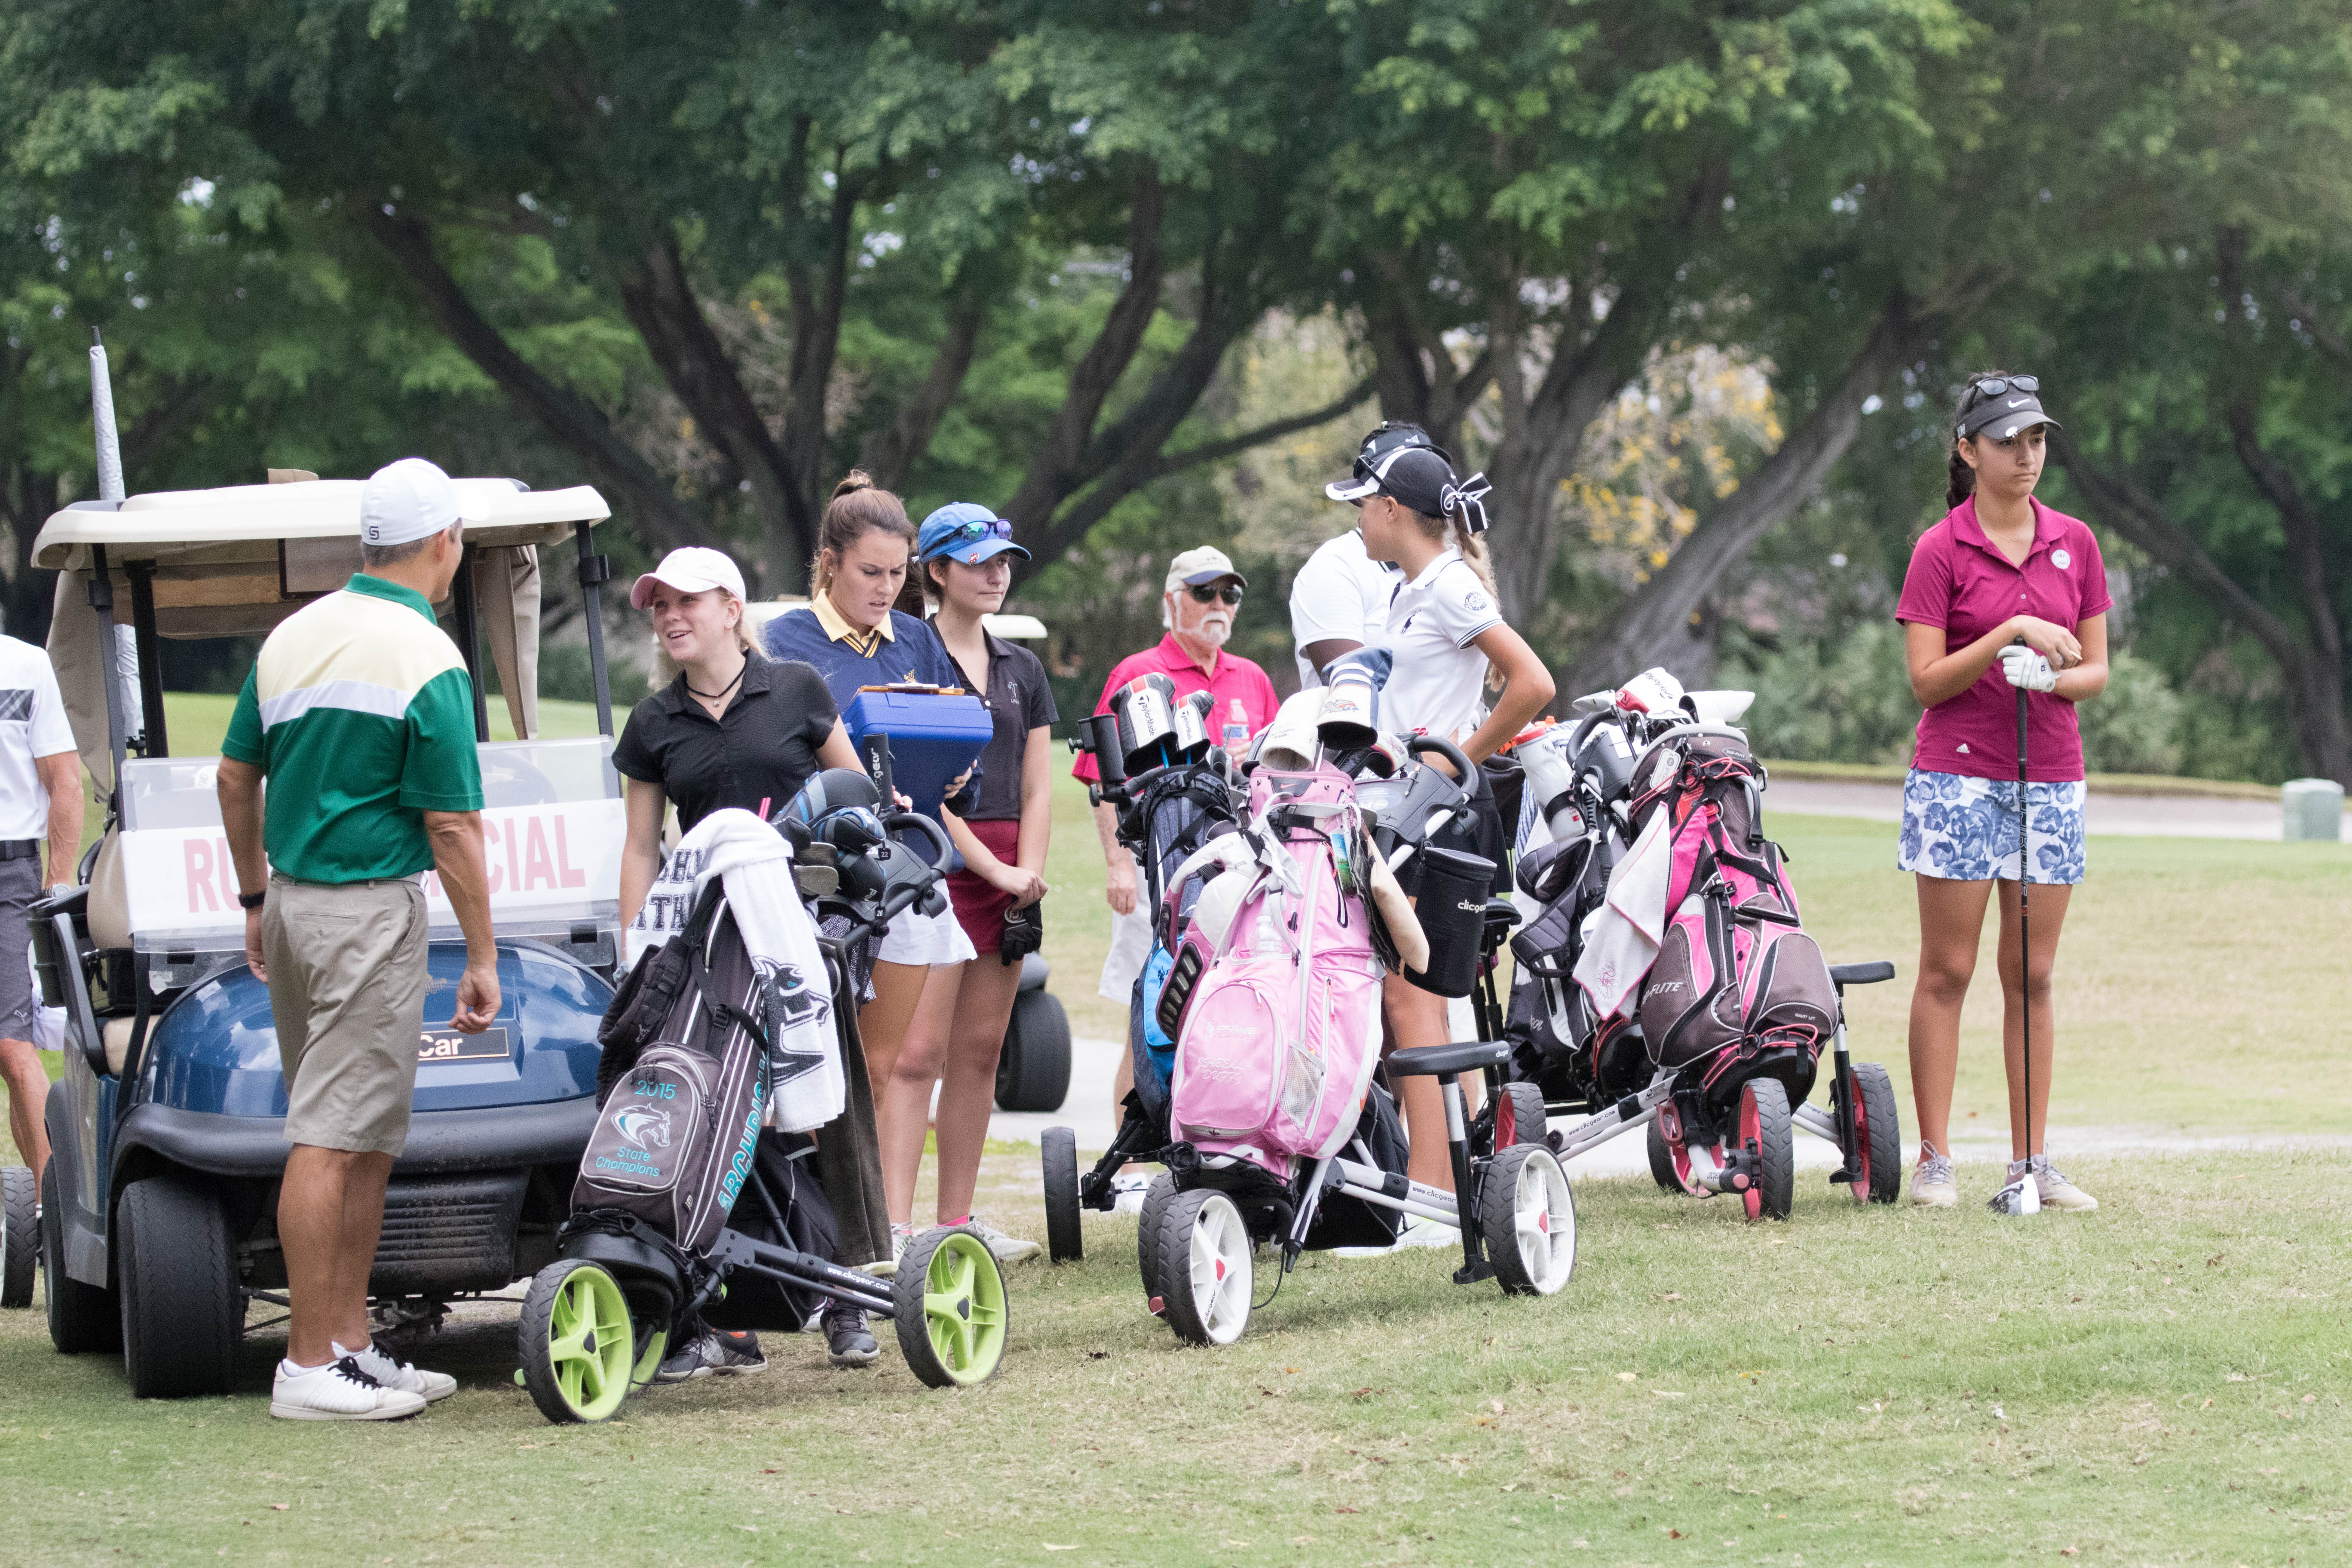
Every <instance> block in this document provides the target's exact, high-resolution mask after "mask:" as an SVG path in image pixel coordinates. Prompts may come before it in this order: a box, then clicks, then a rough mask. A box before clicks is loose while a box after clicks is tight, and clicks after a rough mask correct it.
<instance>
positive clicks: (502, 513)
mask: <svg viewBox="0 0 2352 1568" xmlns="http://www.w3.org/2000/svg"><path fill="white" fill-rule="evenodd" d="M449 482H450V484H451V485H452V486H453V487H455V488H456V489H457V503H458V508H459V510H460V512H461V513H462V514H463V515H464V517H465V519H466V542H467V543H468V544H476V545H482V546H486V547H487V546H497V545H514V544H559V543H562V542H563V541H565V540H567V539H569V538H571V537H572V531H573V529H574V527H575V525H577V524H579V523H582V522H586V523H588V524H590V525H592V526H593V525H594V524H596V523H598V522H602V521H604V519H606V518H608V517H610V516H612V515H613V509H612V508H611V507H609V506H607V505H605V504H604V497H603V496H601V495H599V494H597V493H596V490H595V488H594V487H593V486H591V485H572V486H571V487H569V488H567V489H560V490H533V489H528V488H526V487H525V486H524V485H523V484H522V483H521V482H520V480H516V479H452V480H450V481H449ZM362 483H363V481H362V480H359V479H297V480H293V481H291V482H289V483H282V484H268V485H225V486H223V487H221V488H220V489H208V490H157V491H153V492H152V493H150V494H146V495H135V496H131V497H130V498H129V499H127V500H121V501H76V502H75V503H73V504H72V505H71V506H68V507H67V508H66V509H65V510H62V511H59V512H57V513H55V514H53V515H52V516H51V517H50V518H49V520H48V521H47V523H45V524H43V525H42V528H41V533H40V537H39V539H38V540H37V541H36V542H34V545H33V563H34V564H35V565H37V566H39V567H42V568H44V569H46V570H48V571H65V570H68V569H73V570H83V569H87V568H88V567H89V563H90V554H89V552H90V547H91V546H92V545H96V546H99V547H100V548H101V549H103V550H105V551H106V552H107V554H108V556H109V557H110V558H111V559H112V560H116V561H123V560H152V561H153V562H155V563H157V564H158V565H159V566H163V565H171V564H187V565H196V564H201V563H205V562H206V561H207V560H235V559H241V558H242V557H243V554H244V553H245V552H240V551H237V550H236V548H235V547H236V546H238V545H247V546H250V545H252V544H256V543H263V542H278V541H282V540H302V539H330V540H341V539H350V540H354V541H355V540H357V539H358V537H359V531H360V490H361V489H362ZM224 547H226V548H224Z"/></svg>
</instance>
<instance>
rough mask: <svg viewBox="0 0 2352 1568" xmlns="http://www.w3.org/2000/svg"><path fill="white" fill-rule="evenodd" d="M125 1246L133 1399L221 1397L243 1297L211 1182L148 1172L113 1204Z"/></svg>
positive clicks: (227, 1387)
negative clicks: (154, 1174)
mask: <svg viewBox="0 0 2352 1568" xmlns="http://www.w3.org/2000/svg"><path fill="white" fill-rule="evenodd" d="M114 1244H115V1246H116V1247H119V1248H120V1249H121V1262H120V1264H119V1266H118V1267H119V1268H121V1281H122V1282H121V1287H120V1289H117V1290H116V1291H115V1295H116V1297H117V1299H118V1300H120V1302H121V1309H122V1366H123V1370H124V1371H126V1372H128V1373H130V1374H131V1394H132V1395H133V1396H134V1397H136V1398H139V1399H186V1398H189V1397H191V1396H193V1395H195V1394H227V1393H229V1392H231V1391H232V1390H233V1389H234V1388H235V1386H236V1350H237V1345H238V1343H239V1342H241V1341H242V1340H243V1339H244V1338H245V1297H244V1296H243V1295H242V1294H240V1293H239V1291H238V1290H237V1288H236V1248H235V1247H232V1246H230V1244H229V1236H228V1216H227V1215H226V1214H224V1213H223V1212H222V1210H221V1203H220V1198H219V1197H218V1196H217V1195H216V1194H215V1193H214V1192H213V1191H212V1190H211V1189H210V1188H208V1187H205V1186H200V1185H198V1184H196V1183H194V1182H193V1181H190V1180H189V1179H188V1178H186V1177H184V1176H150V1177H148V1178H147V1179H146V1180H145V1181H143V1182H133V1183H131V1185H129V1186H128V1187H125V1188H124V1189H123V1190H122V1204H121V1207H120V1208H119V1209H117V1210H116V1211H115V1220H114Z"/></svg>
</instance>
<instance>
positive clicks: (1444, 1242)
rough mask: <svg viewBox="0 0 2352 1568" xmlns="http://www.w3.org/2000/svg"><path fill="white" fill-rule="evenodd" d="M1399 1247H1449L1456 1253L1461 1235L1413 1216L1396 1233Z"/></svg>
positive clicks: (1459, 1245)
mask: <svg viewBox="0 0 2352 1568" xmlns="http://www.w3.org/2000/svg"><path fill="white" fill-rule="evenodd" d="M1396 1244H1397V1245H1398V1246H1399V1247H1453V1248H1454V1250H1456V1251H1457V1252H1458V1251H1460V1250H1461V1247H1462V1233H1461V1232H1460V1231H1458V1230H1456V1229H1454V1227H1453V1226H1450V1225H1444V1224H1441V1223H1439V1222H1438V1221H1436V1220H1433V1219H1430V1218H1427V1217H1425V1216H1423V1215H1413V1216H1412V1219H1410V1220H1408V1221H1407V1222H1406V1223H1405V1227H1404V1228H1403V1229H1402V1230H1401V1231H1399V1232H1397V1238H1396Z"/></svg>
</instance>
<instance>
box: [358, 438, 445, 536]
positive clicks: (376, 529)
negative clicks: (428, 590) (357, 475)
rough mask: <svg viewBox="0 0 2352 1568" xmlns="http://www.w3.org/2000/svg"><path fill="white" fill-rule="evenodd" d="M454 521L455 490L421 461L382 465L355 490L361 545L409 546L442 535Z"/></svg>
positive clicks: (431, 464) (434, 466) (435, 468)
mask: <svg viewBox="0 0 2352 1568" xmlns="http://www.w3.org/2000/svg"><path fill="white" fill-rule="evenodd" d="M457 521H458V513H457V486H455V485H453V484H451V483H450V482H449V476H448V475H446V474H445V473H443V472H442V471H441V467H440V465H439V464H437V463H434V462H430V461H428V460H426V459H425V458H401V459H400V461H398V462H396V463H386V464H385V465H384V466H383V468H378V469H377V470H376V471H375V472H374V473H373V474H371V475H369V476H368V481H367V483H366V484H364V485H362V486H361V487H360V542H361V543H362V544H374V545H386V544H411V543H414V542H416V541H417V540H420V539H429V538H431V537H432V536H433V535H435V534H436V533H442V532H446V531H448V529H449V528H450V527H451V526H452V525H453V524H455V523H456V522H457Z"/></svg>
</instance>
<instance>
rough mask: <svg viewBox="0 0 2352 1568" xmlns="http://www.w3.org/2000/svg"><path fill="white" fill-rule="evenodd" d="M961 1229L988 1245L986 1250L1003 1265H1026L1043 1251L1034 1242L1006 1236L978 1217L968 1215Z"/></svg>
mask: <svg viewBox="0 0 2352 1568" xmlns="http://www.w3.org/2000/svg"><path fill="white" fill-rule="evenodd" d="M963 1228H964V1229H966V1230H969V1231H971V1232H972V1233H973V1234H974V1235H976V1236H978V1237H980V1239H981V1240H982V1241H983V1242H986V1243H987V1244H988V1250H989V1251H990V1252H991V1253H992V1254H994V1255H995V1258H996V1261H997V1262H999V1263H1003V1264H1008V1265H1010V1264H1014V1263H1026V1262H1027V1261H1028V1260H1029V1259H1031V1258H1034V1257H1036V1256H1037V1255H1038V1254H1039V1253H1041V1252H1043V1251H1045V1248H1044V1247H1040V1246H1038V1245H1037V1244H1036V1243H1035V1242H1034V1241H1024V1240H1023V1239H1022V1238H1021V1237H1017V1236H1007V1235H1005V1234H1004V1233H1003V1231H1001V1230H999V1229H997V1228H996V1227H995V1226H992V1225H991V1224H989V1223H988V1222H987V1221H986V1220H984V1219H982V1218H981V1217H980V1216H979V1215H966V1216H965V1217H964V1220H963Z"/></svg>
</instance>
